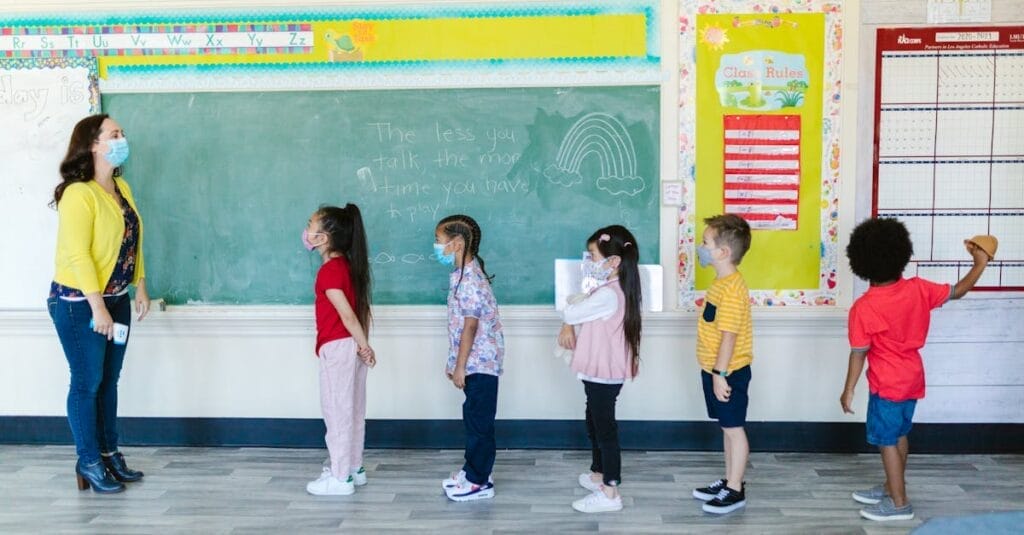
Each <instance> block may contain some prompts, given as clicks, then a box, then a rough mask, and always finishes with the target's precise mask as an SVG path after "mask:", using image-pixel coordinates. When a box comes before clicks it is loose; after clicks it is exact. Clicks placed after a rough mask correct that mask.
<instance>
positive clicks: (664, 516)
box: [0, 446, 1024, 534]
mask: <svg viewBox="0 0 1024 535" xmlns="http://www.w3.org/2000/svg"><path fill="white" fill-rule="evenodd" d="M122 451H124V453H125V454H126V455H127V458H128V461H129V463H130V465H131V466H132V467H134V468H137V469H141V470H144V471H145V472H146V478H145V480H144V481H142V482H140V483H135V484H131V485H130V486H129V488H128V490H127V491H126V492H124V493H122V494H118V495H112V496H101V495H97V494H94V493H93V492H92V491H84V492H79V491H78V490H77V489H76V487H75V478H74V475H73V470H74V462H75V454H74V450H73V448H71V447H68V446H0V533H4V534H9V533H58V532H59V533H147V534H151V533H294V534H297V533H315V532H334V533H337V532H339V531H340V532H349V533H364V532H374V533H378V532H406V533H411V532H415V533H426V532H446V533H449V534H454V533H460V532H465V533H556V532H557V533H565V532H572V531H575V532H596V531H600V532H618V533H708V532H720V533H724V532H726V531H728V532H729V533H906V532H908V531H910V530H911V529H913V528H914V527H916V526H918V525H920V524H921V523H922V522H923V521H925V520H927V519H929V518H931V517H935V516H950V515H970V514H979V513H985V512H992V511H1013V510H1021V509H1024V455H1005V456H992V455H931V456H929V455H914V454H913V453H911V456H910V466H909V469H908V484H909V493H910V498H911V501H912V502H913V504H914V509H915V512H916V513H917V518H916V519H915V520H913V521H906V522H890V523H886V524H879V523H874V522H869V521H866V520H861V519H860V518H859V516H858V514H857V511H858V509H859V507H858V505H857V504H856V503H854V502H853V500H852V499H850V492H851V491H852V490H855V489H858V488H861V487H867V486H870V485H873V484H876V483H879V482H880V481H881V479H882V468H881V461H880V459H879V458H878V456H876V455H826V454H797V453H794V454H783V453H774V454H772V453H758V454H753V455H752V458H751V466H750V470H749V472H748V478H747V482H748V483H747V489H748V494H747V502H748V504H747V507H746V509H745V510H741V511H737V512H735V513H732V514H731V515H727V516H725V517H717V516H712V515H709V514H705V513H703V512H702V511H701V509H700V502H698V501H696V500H693V499H691V498H690V490H691V488H692V487H694V486H696V485H698V484H704V483H707V482H708V481H711V480H713V479H715V478H717V477H718V476H719V471H720V469H721V468H720V467H721V462H722V459H721V454H713V453H688V452H650V453H644V452H626V453H624V456H623V457H624V458H623V479H624V483H623V486H622V493H623V496H624V504H625V508H624V509H623V510H622V511H621V512H618V513H604V514H596V515H585V514H582V513H577V512H575V511H573V510H572V508H571V507H570V505H569V504H570V503H571V502H572V500H574V499H576V498H578V497H581V496H583V495H584V494H585V491H584V490H583V489H581V488H579V487H578V486H577V483H576V477H577V475H578V474H579V473H580V472H581V471H583V470H585V469H586V468H587V465H588V463H589V453H588V452H582V451H548V450H512V451H499V452H498V462H497V466H496V467H495V471H494V479H495V482H496V491H497V496H496V497H495V498H494V499H493V500H484V501H480V502H471V503H452V502H449V501H448V500H447V499H446V498H445V497H444V495H443V493H442V492H441V489H440V481H441V479H442V478H443V477H445V476H446V475H447V473H448V472H449V471H450V470H452V469H456V468H458V466H459V464H460V458H461V452H459V451H450V450H444V451H438V450H373V451H370V452H367V455H366V469H367V471H368V474H369V478H370V483H369V485H367V486H365V487H361V488H359V489H357V491H356V494H355V495H353V496H346V497H314V496H309V495H307V494H306V492H305V485H306V482H307V481H309V480H311V479H314V478H315V477H316V476H318V475H319V473H320V467H321V462H322V461H323V460H324V458H325V457H326V452H325V450H315V449H304V450H290V449H263V448H124V449H123V450H122Z"/></svg>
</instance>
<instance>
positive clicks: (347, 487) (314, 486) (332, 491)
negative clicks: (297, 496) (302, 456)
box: [306, 470, 356, 496]
mask: <svg viewBox="0 0 1024 535" xmlns="http://www.w3.org/2000/svg"><path fill="white" fill-rule="evenodd" d="M355 491H356V486H355V484H353V482H352V476H349V477H348V479H346V480H345V481H342V480H340V479H338V478H336V477H334V476H333V475H331V472H330V471H329V470H328V471H327V472H326V473H324V474H320V477H319V478H318V479H317V480H316V481H310V482H309V483H308V484H307V485H306V492H308V493H310V494H312V495H314V496H348V495H349V494H352V493H354V492H355Z"/></svg>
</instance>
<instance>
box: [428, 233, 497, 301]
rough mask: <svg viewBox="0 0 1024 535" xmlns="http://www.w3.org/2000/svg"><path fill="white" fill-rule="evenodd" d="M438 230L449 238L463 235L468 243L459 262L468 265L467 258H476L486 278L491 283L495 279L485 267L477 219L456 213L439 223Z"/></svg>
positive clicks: (457, 286)
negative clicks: (481, 254) (481, 255)
mask: <svg viewBox="0 0 1024 535" xmlns="http://www.w3.org/2000/svg"><path fill="white" fill-rule="evenodd" d="M437 230H439V231H441V232H443V233H444V235H445V236H448V239H450V240H451V239H455V238H456V237H461V238H462V241H463V242H464V243H465V244H466V246H465V247H463V248H462V259H461V260H462V261H461V262H460V263H459V264H460V265H461V266H463V267H465V266H466V260H467V259H471V258H476V261H477V263H479V264H480V271H482V272H483V274H484V278H485V279H487V282H488V283H490V282H491V281H492V280H494V275H488V274H487V269H486V268H485V267H484V259H483V258H480V240H481V238H482V237H483V236H482V234H481V232H480V225H479V224H477V222H476V220H474V219H473V218H472V217H469V216H468V215H464V214H455V215H450V216H448V217H446V218H444V219H442V220H441V221H438V223H437ZM462 274H463V272H462V270H461V269H460V270H459V282H458V283H456V284H455V293H456V295H457V294H458V293H459V286H460V285H461V284H462Z"/></svg>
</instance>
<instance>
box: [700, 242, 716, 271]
mask: <svg viewBox="0 0 1024 535" xmlns="http://www.w3.org/2000/svg"><path fill="white" fill-rule="evenodd" d="M713 250H714V249H710V248H708V247H704V246H703V245H700V246H698V247H697V261H698V262H700V267H708V264H711V263H712V262H714V261H715V259H714V258H712V257H711V251H713Z"/></svg>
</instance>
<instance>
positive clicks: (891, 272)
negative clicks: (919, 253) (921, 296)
mask: <svg viewBox="0 0 1024 535" xmlns="http://www.w3.org/2000/svg"><path fill="white" fill-rule="evenodd" d="M913 254H914V244H913V243H912V242H911V241H910V233H909V232H907V227H905V226H903V223H901V222H900V221H899V220H897V219H888V218H877V217H873V218H871V219H867V220H864V221H862V222H861V223H860V224H859V225H857V227H856V228H854V229H853V232H852V233H851V234H850V243H849V245H847V246H846V257H847V258H849V259H850V269H851V270H852V271H853V274H854V275H856V276H858V277H860V278H862V279H865V280H867V281H870V282H873V283H876V284H877V283H883V282H892V281H895V280H897V279H899V278H900V276H901V275H902V274H903V269H904V268H906V267H907V263H908V262H910V257H911V256H913Z"/></svg>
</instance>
